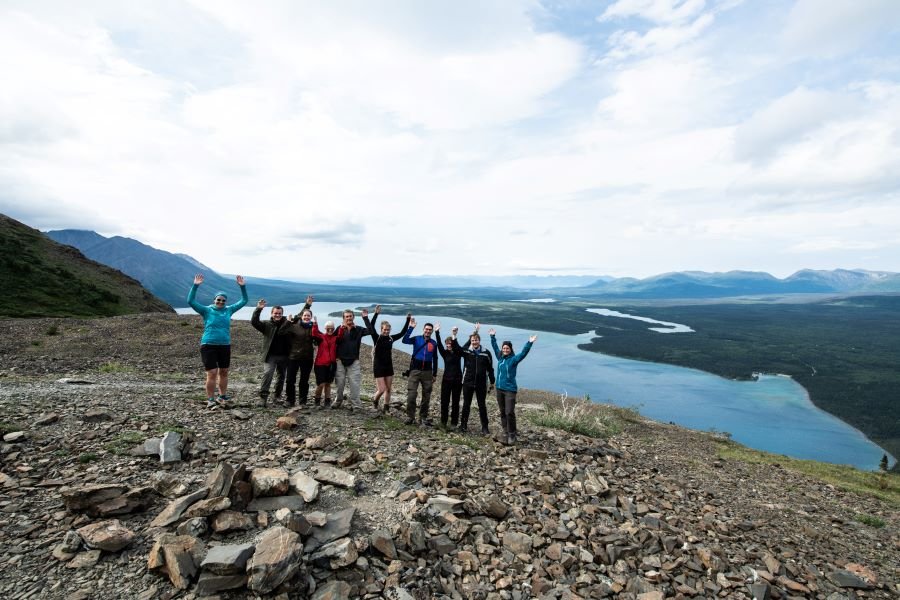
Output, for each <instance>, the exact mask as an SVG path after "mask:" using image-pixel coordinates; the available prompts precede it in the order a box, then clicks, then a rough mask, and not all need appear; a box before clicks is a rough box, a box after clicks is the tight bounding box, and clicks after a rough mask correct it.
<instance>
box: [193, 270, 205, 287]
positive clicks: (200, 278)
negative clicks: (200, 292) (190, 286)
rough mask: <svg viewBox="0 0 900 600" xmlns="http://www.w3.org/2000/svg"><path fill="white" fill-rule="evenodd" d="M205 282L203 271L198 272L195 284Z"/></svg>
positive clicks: (195, 276)
mask: <svg viewBox="0 0 900 600" xmlns="http://www.w3.org/2000/svg"><path fill="white" fill-rule="evenodd" d="M201 283H203V273H197V274H196V275H194V285H200V284H201Z"/></svg>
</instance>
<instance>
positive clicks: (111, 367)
mask: <svg viewBox="0 0 900 600" xmlns="http://www.w3.org/2000/svg"><path fill="white" fill-rule="evenodd" d="M98 370H99V371H100V372H101V373H127V372H128V371H131V367H129V366H128V365H123V364H122V363H120V362H116V361H111V362H108V363H106V364H103V365H100V367H99V369H98Z"/></svg>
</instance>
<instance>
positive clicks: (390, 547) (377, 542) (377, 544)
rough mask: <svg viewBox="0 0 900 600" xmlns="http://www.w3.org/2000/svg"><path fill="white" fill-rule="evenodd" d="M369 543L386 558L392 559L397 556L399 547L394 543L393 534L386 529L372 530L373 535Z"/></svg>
mask: <svg viewBox="0 0 900 600" xmlns="http://www.w3.org/2000/svg"><path fill="white" fill-rule="evenodd" d="M369 543H370V544H372V546H373V547H374V548H375V549H376V550H378V551H379V552H381V553H382V554H383V555H384V556H385V557H386V558H389V559H390V560H394V559H395V558H397V547H396V546H395V545H394V540H393V538H392V537H391V534H390V533H388V532H387V531H386V530H384V529H378V530H376V531H374V532H372V535H371V536H369Z"/></svg>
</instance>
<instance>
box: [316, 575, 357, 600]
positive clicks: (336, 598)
mask: <svg viewBox="0 0 900 600" xmlns="http://www.w3.org/2000/svg"><path fill="white" fill-rule="evenodd" d="M352 591H353V587H352V586H351V585H350V584H349V583H347V582H346V581H337V580H331V581H329V582H328V583H326V584H325V585H323V586H322V587H320V588H319V589H317V590H316V593H315V594H313V595H312V599H311V600H350V592H352Z"/></svg>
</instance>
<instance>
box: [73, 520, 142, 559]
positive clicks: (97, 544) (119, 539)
mask: <svg viewBox="0 0 900 600" xmlns="http://www.w3.org/2000/svg"><path fill="white" fill-rule="evenodd" d="M77 533H78V535H79V536H81V539H82V540H84V545H85V546H87V547H88V548H90V549H92V550H106V551H107V552H118V551H119V550H122V549H123V548H125V547H126V546H128V545H129V544H130V543H131V542H132V541H133V540H134V532H133V531H131V530H130V529H128V528H127V527H125V526H124V525H122V523H121V522H120V521H119V520H118V519H110V520H109V521H100V522H98V523H91V524H90V525H85V526H84V527H82V528H81V529H78V530H77Z"/></svg>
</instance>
